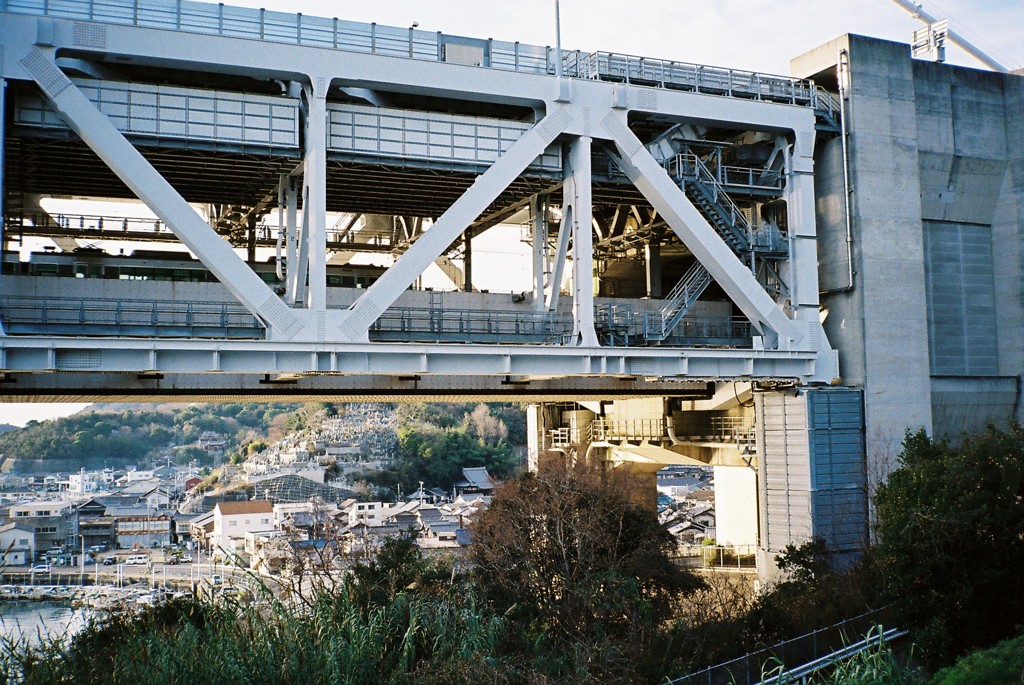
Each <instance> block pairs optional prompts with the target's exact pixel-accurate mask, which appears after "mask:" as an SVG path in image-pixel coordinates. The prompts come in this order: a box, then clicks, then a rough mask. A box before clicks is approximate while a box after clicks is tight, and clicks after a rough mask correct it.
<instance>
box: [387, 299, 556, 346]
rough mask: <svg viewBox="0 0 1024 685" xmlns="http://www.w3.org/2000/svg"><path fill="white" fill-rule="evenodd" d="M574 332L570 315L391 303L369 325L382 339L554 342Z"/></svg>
mask: <svg viewBox="0 0 1024 685" xmlns="http://www.w3.org/2000/svg"><path fill="white" fill-rule="evenodd" d="M571 333H572V321H571V320H570V319H569V317H567V316H558V315H550V314H536V313H533V312H516V311H495V310H492V309H454V308H444V309H441V308H431V307H392V308H391V309H388V310H387V311H386V312H384V314H382V315H381V317H380V318H379V319H377V320H376V321H375V322H374V324H373V325H372V326H371V327H370V338H371V339H372V340H379V341H423V342H446V341H447V342H495V343H497V342H504V343H515V344H530V343H533V344H543V343H547V344H552V343H560V342H563V341H564V340H565V339H566V338H567V337H568V336H569V335H570V334H571Z"/></svg>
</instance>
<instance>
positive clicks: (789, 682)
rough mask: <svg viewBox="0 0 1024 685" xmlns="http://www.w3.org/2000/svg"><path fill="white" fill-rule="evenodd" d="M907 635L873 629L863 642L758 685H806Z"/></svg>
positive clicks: (860, 641) (787, 671)
mask: <svg viewBox="0 0 1024 685" xmlns="http://www.w3.org/2000/svg"><path fill="white" fill-rule="evenodd" d="M905 635H907V631H906V630H902V629H900V628H889V629H888V630H884V629H882V627H881V626H878V629H877V630H875V629H872V630H871V631H870V632H868V634H867V635H866V636H865V637H864V639H863V640H858V641H857V642H854V643H853V644H851V645H847V646H846V647H843V648H842V649H837V650H836V651H834V652H832V653H831V654H826V655H825V656H823V657H821V658H819V659H815V660H814V661H811V662H808V663H806V664H803V665H801V666H797V667H796V668H793V669H786V668H783V670H782V672H781V673H778V674H777V675H773V676H771V677H770V678H765V679H764V680H762V681H761V682H760V683H757V685H795V683H797V682H799V683H802V684H806V683H807V679H808V678H809V677H810V676H812V675H814V674H815V673H817V672H818V671H820V670H822V669H823V668H829V667H831V666H834V665H836V664H837V663H839V662H841V661H845V660H846V659H849V658H850V657H853V656H856V655H857V654H860V653H861V652H863V651H865V650H867V649H871V648H872V647H875V646H877V645H884V644H885V643H887V642H892V641H893V640H897V639H899V638H901V637H903V636H905Z"/></svg>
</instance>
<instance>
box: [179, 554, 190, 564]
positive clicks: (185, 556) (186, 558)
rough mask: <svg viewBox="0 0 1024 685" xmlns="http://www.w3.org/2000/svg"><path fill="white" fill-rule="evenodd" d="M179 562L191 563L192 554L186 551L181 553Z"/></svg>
mask: <svg viewBox="0 0 1024 685" xmlns="http://www.w3.org/2000/svg"><path fill="white" fill-rule="evenodd" d="M181 563H183V564H191V563H192V555H191V554H188V553H187V552H186V553H185V554H182V555H181Z"/></svg>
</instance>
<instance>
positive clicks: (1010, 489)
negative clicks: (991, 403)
mask: <svg viewBox="0 0 1024 685" xmlns="http://www.w3.org/2000/svg"><path fill="white" fill-rule="evenodd" d="M900 459H901V462H902V466H901V467H900V468H899V469H897V470H896V471H894V472H893V473H892V474H891V475H890V477H889V480H888V482H887V483H886V484H885V485H883V486H881V487H880V488H879V490H878V494H877V498H876V502H877V512H878V534H879V537H880V543H879V547H878V557H879V561H880V562H881V564H882V568H883V571H884V573H885V575H886V578H887V580H888V583H889V595H890V596H891V598H892V601H893V603H894V605H895V607H896V608H897V609H898V610H899V612H900V614H901V616H902V620H903V621H904V622H905V624H906V625H907V626H908V627H911V628H913V629H914V632H915V639H916V640H917V642H918V644H919V645H920V646H921V647H922V650H923V654H924V656H925V658H926V659H928V660H929V661H930V662H931V663H932V664H935V663H941V662H947V661H949V660H951V658H952V657H953V656H955V655H957V654H959V653H965V652H968V651H970V650H971V649H973V648H976V647H979V646H987V645H991V644H994V643H995V642H997V641H998V640H1000V639H1002V638H1005V637H1009V636H1011V635H1014V634H1016V632H1019V630H1020V626H1021V624H1022V623H1024V573H1022V572H1021V569H1024V430H1022V428H1021V427H1020V426H1019V425H1014V426H1012V427H1011V428H1010V430H1009V431H1007V432H1003V431H1000V430H997V429H995V428H990V429H989V430H988V431H986V432H985V433H981V434H978V435H974V436H971V437H968V438H966V439H965V440H964V441H963V444H962V445H961V446H959V447H957V446H954V445H953V444H951V443H949V442H947V441H944V440H940V441H935V440H932V439H930V438H929V437H928V436H927V435H926V434H925V433H924V431H919V432H917V433H914V434H908V435H907V436H906V438H905V439H904V442H903V453H902V455H901V457H900Z"/></svg>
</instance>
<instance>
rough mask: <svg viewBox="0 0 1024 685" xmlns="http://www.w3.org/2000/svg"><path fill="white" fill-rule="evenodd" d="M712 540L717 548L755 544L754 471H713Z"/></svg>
mask: <svg viewBox="0 0 1024 685" xmlns="http://www.w3.org/2000/svg"><path fill="white" fill-rule="evenodd" d="M714 470H715V540H716V541H717V542H718V544H720V545H756V544H757V471H756V470H754V469H752V468H749V467H747V466H716V467H715V469H714Z"/></svg>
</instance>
